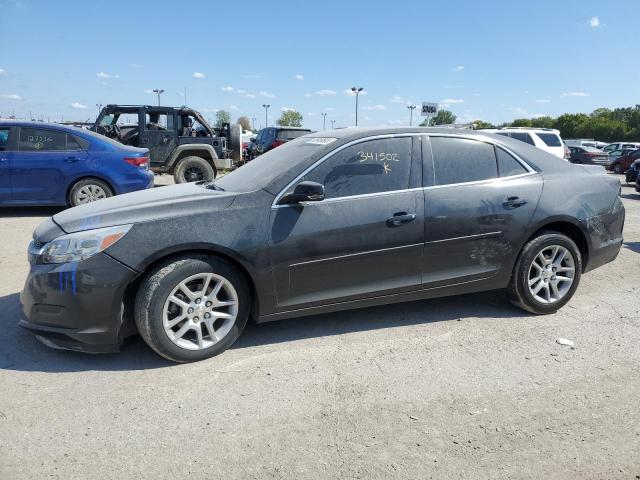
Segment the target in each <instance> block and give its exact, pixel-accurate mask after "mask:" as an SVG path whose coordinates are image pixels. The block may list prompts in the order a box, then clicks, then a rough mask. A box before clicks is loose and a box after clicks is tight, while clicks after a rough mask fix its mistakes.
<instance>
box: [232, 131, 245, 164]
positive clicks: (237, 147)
mask: <svg viewBox="0 0 640 480" xmlns="http://www.w3.org/2000/svg"><path fill="white" fill-rule="evenodd" d="M241 138H242V127H241V126H240V125H238V124H235V125H229V149H230V150H231V159H232V160H233V161H235V162H239V161H241V160H242V141H241Z"/></svg>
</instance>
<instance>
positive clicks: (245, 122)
mask: <svg viewBox="0 0 640 480" xmlns="http://www.w3.org/2000/svg"><path fill="white" fill-rule="evenodd" d="M236 123H237V124H238V125H240V126H241V127H242V130H251V120H249V117H244V116H242V117H239V118H238V121H237V122H236Z"/></svg>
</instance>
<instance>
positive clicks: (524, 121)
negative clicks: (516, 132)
mask: <svg viewBox="0 0 640 480" xmlns="http://www.w3.org/2000/svg"><path fill="white" fill-rule="evenodd" d="M509 126H510V127H531V126H532V125H531V120H530V119H528V118H516V119H515V120H514V121H513V122H511V125H509Z"/></svg>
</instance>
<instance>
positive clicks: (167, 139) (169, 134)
mask: <svg viewBox="0 0 640 480" xmlns="http://www.w3.org/2000/svg"><path fill="white" fill-rule="evenodd" d="M144 115H146V118H145V121H144V122H143V123H142V124H141V126H140V147H143V148H148V149H149V157H150V161H151V164H152V166H154V165H164V164H165V163H166V161H167V159H168V158H169V157H170V156H171V154H172V153H173V151H174V150H175V149H176V146H177V145H178V129H177V125H176V121H177V118H176V116H175V114H174V113H173V112H169V113H146V114H144Z"/></svg>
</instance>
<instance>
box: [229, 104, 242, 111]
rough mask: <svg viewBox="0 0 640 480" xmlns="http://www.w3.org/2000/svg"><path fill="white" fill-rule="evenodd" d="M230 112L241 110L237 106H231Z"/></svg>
mask: <svg viewBox="0 0 640 480" xmlns="http://www.w3.org/2000/svg"><path fill="white" fill-rule="evenodd" d="M229 110H234V111H236V110H240V109H239V108H238V107H236V106H235V105H229Z"/></svg>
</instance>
